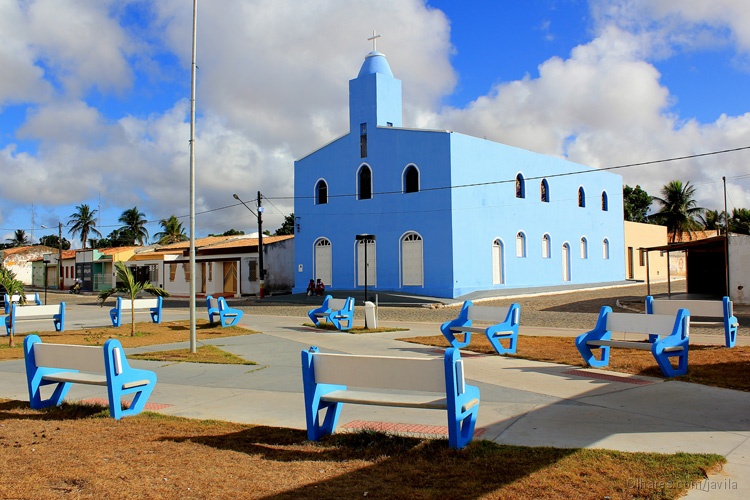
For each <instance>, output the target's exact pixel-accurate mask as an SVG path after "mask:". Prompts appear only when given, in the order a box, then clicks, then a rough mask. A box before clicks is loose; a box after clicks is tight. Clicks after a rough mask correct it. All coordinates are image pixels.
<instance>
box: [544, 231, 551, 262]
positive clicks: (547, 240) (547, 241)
mask: <svg viewBox="0 0 750 500" xmlns="http://www.w3.org/2000/svg"><path fill="white" fill-rule="evenodd" d="M551 245H552V242H551V241H550V237H549V234H547V233H544V236H542V258H543V259H549V258H550V256H551V253H552V252H551V251H550V250H551Z"/></svg>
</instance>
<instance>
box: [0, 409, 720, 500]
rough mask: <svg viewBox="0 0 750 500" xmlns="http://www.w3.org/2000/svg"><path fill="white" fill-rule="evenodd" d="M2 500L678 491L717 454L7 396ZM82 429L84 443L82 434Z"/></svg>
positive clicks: (648, 494) (715, 462)
mask: <svg viewBox="0 0 750 500" xmlns="http://www.w3.org/2000/svg"><path fill="white" fill-rule="evenodd" d="M0 423H1V424H2V425H0V447H1V448H2V449H3V451H2V453H0V471H1V472H0V497H3V498H9V497H13V498H39V499H46V498H60V497H62V496H71V497H75V498H110V497H112V496H113V495H114V494H115V492H116V496H117V498H123V499H125V498H168V499H171V498H175V499H177V498H179V499H192V498H238V497H241V498H268V497H271V496H273V498H277V499H284V498H289V499H296V498H326V499H328V498H361V497H364V496H367V497H373V498H410V499H429V498H441V499H442V498H446V497H450V498H456V499H462V498H471V499H475V498H550V497H554V498H565V497H568V498H582V499H587V498H591V499H601V498H606V497H611V498H654V499H656V498H659V499H662V498H677V497H679V496H680V495H681V494H682V493H684V492H685V490H686V489H687V488H688V487H689V485H691V484H695V483H696V482H698V481H701V480H703V479H704V478H705V477H706V476H707V474H708V473H710V472H713V471H715V470H716V469H717V468H719V467H720V466H721V464H723V463H724V461H725V460H724V458H723V457H721V456H720V455H708V454H685V453H679V454H673V455H668V454H657V453H624V452H615V451H607V450H591V449H555V448H529V447H519V446H501V445H498V444H495V443H493V442H490V441H483V440H476V441H474V442H472V443H471V444H470V445H469V446H468V447H467V448H466V449H464V450H452V449H450V448H448V446H447V443H446V440H444V439H443V440H425V439H418V438H410V437H399V436H392V435H385V434H381V433H374V432H367V431H365V432H359V433H351V434H338V435H334V436H330V437H328V438H326V439H324V440H322V441H321V442H320V443H311V442H309V441H307V440H306V435H305V432H304V431H302V430H294V429H286V428H274V427H264V426H251V425H240V424H234V423H228V422H218V421H198V420H189V419H183V418H173V417H165V416H161V415H158V414H150V413H144V414H141V415H138V416H135V417H129V418H125V419H123V420H121V421H115V420H112V419H110V418H107V417H106V413H105V412H104V411H103V410H102V408H101V407H92V406H86V405H69V404H64V405H63V406H62V407H60V408H54V409H51V410H45V411H35V410H30V409H28V405H27V403H22V402H18V401H8V400H0ZM82 436H85V439H81V437H82Z"/></svg>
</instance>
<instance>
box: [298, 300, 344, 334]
mask: <svg viewBox="0 0 750 500" xmlns="http://www.w3.org/2000/svg"><path fill="white" fill-rule="evenodd" d="M307 316H308V317H309V318H310V320H312V322H313V323H315V326H318V327H319V326H320V320H321V319H323V320H325V321H327V322H328V323H331V324H332V325H333V326H335V327H336V329H337V330H350V329H351V327H352V325H353V324H354V298H353V297H347V298H345V299H334V298H333V297H331V296H330V295H326V298H325V299H324V300H323V305H322V306H320V307H318V308H317V309H311V310H310V311H308V313H307ZM343 322H345V323H346V325H344V324H342V323H343Z"/></svg>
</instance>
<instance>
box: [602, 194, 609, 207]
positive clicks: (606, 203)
mask: <svg viewBox="0 0 750 500" xmlns="http://www.w3.org/2000/svg"><path fill="white" fill-rule="evenodd" d="M608 210H609V199H608V198H607V192H606V191H602V212H606V211H608Z"/></svg>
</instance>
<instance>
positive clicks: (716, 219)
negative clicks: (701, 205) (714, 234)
mask: <svg viewBox="0 0 750 500" xmlns="http://www.w3.org/2000/svg"><path fill="white" fill-rule="evenodd" d="M698 220H699V221H700V223H701V225H703V229H705V230H706V231H718V232H719V234H721V233H722V232H723V231H724V212H719V211H718V210H706V211H705V212H703V214H701V215H698Z"/></svg>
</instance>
